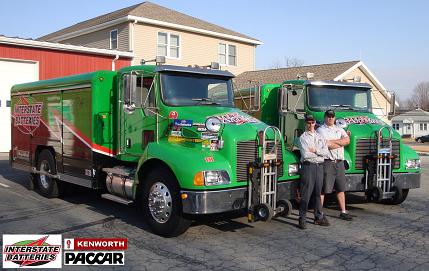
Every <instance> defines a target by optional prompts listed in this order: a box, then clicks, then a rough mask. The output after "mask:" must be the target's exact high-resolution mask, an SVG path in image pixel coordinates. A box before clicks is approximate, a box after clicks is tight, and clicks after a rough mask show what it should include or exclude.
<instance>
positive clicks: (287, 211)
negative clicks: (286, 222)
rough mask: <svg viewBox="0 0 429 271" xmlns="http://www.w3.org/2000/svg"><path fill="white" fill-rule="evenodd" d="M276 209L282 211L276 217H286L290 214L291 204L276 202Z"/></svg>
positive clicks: (284, 201)
mask: <svg viewBox="0 0 429 271" xmlns="http://www.w3.org/2000/svg"><path fill="white" fill-rule="evenodd" d="M277 208H281V209H283V211H281V212H280V213H278V216H282V217H288V216H289V215H290V214H291V213H292V203H291V202H290V201H289V200H287V199H286V200H279V201H278V202H277Z"/></svg>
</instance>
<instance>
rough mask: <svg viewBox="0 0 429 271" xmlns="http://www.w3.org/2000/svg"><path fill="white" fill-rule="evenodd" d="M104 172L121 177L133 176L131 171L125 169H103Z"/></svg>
mask: <svg viewBox="0 0 429 271" xmlns="http://www.w3.org/2000/svg"><path fill="white" fill-rule="evenodd" d="M103 171H104V172H107V173H113V174H116V175H119V176H125V177H128V176H131V170H130V169H128V168H125V167H113V168H103Z"/></svg>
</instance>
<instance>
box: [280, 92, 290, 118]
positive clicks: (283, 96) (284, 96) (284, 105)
mask: <svg viewBox="0 0 429 271" xmlns="http://www.w3.org/2000/svg"><path fill="white" fill-rule="evenodd" d="M288 91H289V90H288V87H287V86H286V85H282V87H281V90H280V111H281V112H282V113H286V112H289V108H288Z"/></svg>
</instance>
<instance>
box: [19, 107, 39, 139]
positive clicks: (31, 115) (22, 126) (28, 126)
mask: <svg viewBox="0 0 429 271" xmlns="http://www.w3.org/2000/svg"><path fill="white" fill-rule="evenodd" d="M42 109H43V103H34V104H17V105H15V108H14V110H13V113H12V117H13V118H14V120H15V121H14V126H15V127H17V128H18V129H19V130H20V131H21V132H23V133H24V134H30V135H32V134H33V132H34V131H35V130H36V129H37V127H39V126H40V117H41V115H42Z"/></svg>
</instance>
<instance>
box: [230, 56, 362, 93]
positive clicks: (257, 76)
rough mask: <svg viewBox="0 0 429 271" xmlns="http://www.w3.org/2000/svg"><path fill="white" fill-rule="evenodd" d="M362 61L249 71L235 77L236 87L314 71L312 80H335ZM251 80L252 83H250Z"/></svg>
mask: <svg viewBox="0 0 429 271" xmlns="http://www.w3.org/2000/svg"><path fill="white" fill-rule="evenodd" d="M359 62H360V61H348V62H341V63H331V64H320V65H311V66H301V67H291V68H279V69H269V70H259V71H247V72H243V73H242V74H240V75H238V76H237V77H236V78H235V79H234V84H235V87H237V88H246V87H249V86H251V85H252V83H253V84H255V82H256V83H260V84H279V83H282V82H283V81H285V80H292V79H297V76H298V75H303V76H305V75H306V74H307V73H309V72H311V73H314V78H312V80H335V79H336V78H337V77H338V76H340V75H342V74H343V73H344V72H346V71H347V70H349V69H350V68H352V67H353V66H355V65H356V64H358V63H359ZM250 81H251V82H252V83H250Z"/></svg>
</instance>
